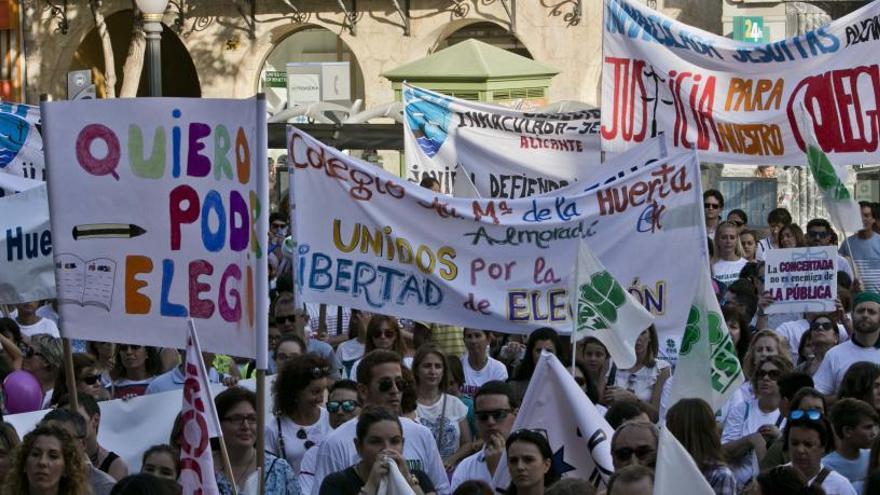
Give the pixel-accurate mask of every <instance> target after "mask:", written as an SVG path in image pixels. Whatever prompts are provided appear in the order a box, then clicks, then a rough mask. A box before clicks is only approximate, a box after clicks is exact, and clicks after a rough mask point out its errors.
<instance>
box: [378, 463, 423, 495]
mask: <svg viewBox="0 0 880 495" xmlns="http://www.w3.org/2000/svg"><path fill="white" fill-rule="evenodd" d="M415 493H416V492H415V491H413V489H412V487H410V486H409V482H408V481H407V480H406V478H404V477H403V474H401V472H400V469H398V467H397V463H395V462H389V463H388V474H387V475H385V476H383V477H382V479H381V480H379V489H378V490H377V491H376V495H415Z"/></svg>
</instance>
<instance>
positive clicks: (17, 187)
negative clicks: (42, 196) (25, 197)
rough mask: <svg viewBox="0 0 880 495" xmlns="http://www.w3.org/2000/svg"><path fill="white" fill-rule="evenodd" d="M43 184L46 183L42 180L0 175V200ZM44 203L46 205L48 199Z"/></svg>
mask: <svg viewBox="0 0 880 495" xmlns="http://www.w3.org/2000/svg"><path fill="white" fill-rule="evenodd" d="M45 183H46V182H45V181H42V180H35V179H28V178H25V177H19V176H17V175H12V174H2V173H0V198H3V197H4V196H9V195H12V194H15V193H19V192H22V191H27V190H28V189H31V188H33V187H37V186H39V185H40V184H45ZM46 202H47V204H48V199H47V201H46ZM48 208H49V207H48V206H47V207H46V209H47V210H48Z"/></svg>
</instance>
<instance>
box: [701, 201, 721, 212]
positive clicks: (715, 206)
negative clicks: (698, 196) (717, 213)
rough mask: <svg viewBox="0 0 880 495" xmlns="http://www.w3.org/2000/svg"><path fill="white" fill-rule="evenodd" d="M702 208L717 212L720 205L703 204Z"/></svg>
mask: <svg viewBox="0 0 880 495" xmlns="http://www.w3.org/2000/svg"><path fill="white" fill-rule="evenodd" d="M703 208H706V209H707V210H717V209H718V208H721V205H717V204H715V203H703Z"/></svg>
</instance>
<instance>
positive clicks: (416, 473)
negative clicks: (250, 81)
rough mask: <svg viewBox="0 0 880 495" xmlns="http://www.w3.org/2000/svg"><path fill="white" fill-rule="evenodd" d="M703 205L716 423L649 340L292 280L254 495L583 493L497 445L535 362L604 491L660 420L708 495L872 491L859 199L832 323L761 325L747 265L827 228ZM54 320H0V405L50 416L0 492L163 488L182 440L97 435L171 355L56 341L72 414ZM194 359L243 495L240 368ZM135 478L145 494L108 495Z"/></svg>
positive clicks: (625, 480)
mask: <svg viewBox="0 0 880 495" xmlns="http://www.w3.org/2000/svg"><path fill="white" fill-rule="evenodd" d="M422 185H423V186H424V187H428V188H430V187H432V186H433V185H434V184H433V183H432V182H431V181H430V180H428V181H425V182H424V183H423V184H422ZM723 202H724V198H723V197H722V196H721V194H720V193H719V192H718V191H715V190H709V191H706V192H705V193H704V204H703V206H704V209H705V218H706V223H707V225H706V226H707V229H708V231H710V232H711V231H714V239H712V240H711V242H710V247H711V252H712V253H713V254H714V256H713V262H712V268H713V273H714V275H715V279H714V288H715V295H716V297H717V299H718V301H719V304H721V309H722V312H723V315H724V319H725V322H726V324H727V328H728V329H729V330H730V334H731V338H732V340H733V342H734V345H735V347H736V352H737V354H738V356H739V358H740V359H741V362H742V364H743V369H744V372H745V374H746V376H747V381H746V382H745V383H744V384H743V385H742V386H741V387H740V388H739V389H738V390H737V391H736V392H735V393H734V394H733V395H732V396H731V398H730V399H729V400H728V401H727V403H726V404H725V405H724V407H722V408H721V409H720V410H719V411H713V409H712V408H711V407H710V406H709V404H707V402H706V401H704V400H701V399H698V398H694V399H684V400H681V401H679V402H677V403H675V404H672V405H670V404H667V403H666V402H665V399H666V396H667V395H668V392H669V388H670V379H674V378H675V374H674V373H673V372H672V370H671V366H670V365H669V363H668V362H666V361H663V360H661V359H658V337H657V333H656V330H655V329H654V328H653V326H652V327H649V328H646V329H644V330H643V331H642V332H641V335H640V336H639V338H638V340H637V341H636V342H635V354H636V355H637V362H636V364H635V366H633V367H631V368H628V369H621V368H618V367H617V366H616V365H615V363H614V361H613V359H612V358H611V356H610V355H609V352H608V350H607V349H606V347H605V346H604V345H603V344H602V343H601V342H600V341H599V340H597V339H595V338H591V337H588V338H586V339H583V340H582V341H580V342H578V343H577V344H576V349H573V350H572V349H570V347H569V346H570V342H569V340H568V339H567V338H565V337H564V336H560V335H559V334H558V333H557V332H556V331H554V330H553V329H551V328H540V329H538V330H535V331H533V332H531V333H530V334H528V335H512V334H502V333H497V332H490V331H485V330H482V329H478V328H462V327H456V326H450V325H441V324H436V323H431V322H419V321H411V320H405V319H399V318H395V317H392V316H387V315H382V314H378V313H369V312H367V311H362V310H357V309H350V308H345V307H340V306H333V305H319V304H304V305H301V306H300V305H294V297H293V285H292V284H293V280H292V277H291V276H290V271H284V270H280V271H278V273H279V275H278V276H277V277H275V278H274V279H273V280H272V283H271V286H272V287H273V288H272V301H273V303H272V309H271V319H270V326H269V347H270V355H271V357H272V363H271V366H270V373H271V374H272V375H274V385H273V387H272V389H271V402H272V407H271V410H270V411H267V417H266V422H265V424H266V430H265V439H266V440H265V448H266V461H265V462H266V465H265V471H264V473H265V474H264V476H265V478H266V493H269V494H313V495H331V494H351V495H355V494H369V495H373V494H376V493H377V491H378V490H379V488H380V480H382V478H383V477H384V476H386V475H387V473H388V469H389V468H388V463H393V464H394V465H395V466H396V468H397V469H398V470H399V471H400V473H401V474H402V475H403V478H404V479H405V480H406V481H407V483H409V487H410V488H411V489H412V491H413V492H414V493H417V494H431V493H438V494H448V493H454V494H490V493H494V492H495V489H496V488H502V489H507V490H508V491H507V493H548V494H550V493H555V494H573V493H581V494H583V493H594V490H595V488H594V483H593V482H592V480H587V479H576V478H572V477H565V478H562V479H560V474H561V473H559V472H557V470H556V468H557V466H555V465H554V459H553V457H554V455H553V452H552V451H551V447H550V445H549V443H548V441H547V438H546V436H545V435H542V434H541V432H540V431H533V430H530V429H519V430H513V425H514V422H515V420H516V417H517V413H518V410H519V408H520V406H521V404H522V401H523V399H524V396H525V395H526V391H527V389H528V387H529V386H530V385H531V384H530V380H531V378H532V375H533V373H534V371H535V366H536V364H537V363H538V361H539V359H540V358H541V355H542V353H549V354H553V355H555V356H556V357H557V358H558V359H559V361H561V362H562V364H563V365H565V366H566V367H568V369H570V370H573V377H574V381H575V382H576V383H577V386H578V387H579V391H580V393H582V394H583V397H582V399H583V401H584V402H586V401H587V400H589V401H590V402H591V403H592V404H595V405H596V408H597V409H598V410H599V411H600V412H601V413H603V414H604V417H605V420H607V422H608V424H609V425H610V426H611V427H612V428H613V429H614V434H613V437H612V439H611V455H612V458H613V464H614V470H613V473H611V474H610V479H609V481H608V484H607V488H606V493H608V494H609V495H615V494H643V493H651V490H652V484H653V478H654V472H653V469H654V468H655V466H656V463H657V451H658V439H659V426H660V425H665V427H666V428H667V429H668V430H669V431H670V432H671V433H672V434H673V435H674V436H675V438H676V439H677V440H678V441H679V442H680V443H681V444H682V445H683V446H684V448H685V449H686V450H687V452H689V453H690V455H691V456H692V458H693V460H694V462H695V463H696V465H697V466H698V467H699V470H700V472H701V473H702V474H703V476H704V477H705V479H706V481H707V482H708V483H709V485H710V486H711V487H712V489H713V490H714V493H716V494H719V495H734V494H739V493H764V494H770V493H829V494H847V495H848V494H871V493H880V436H878V434H877V433H878V428H880V293H878V292H875V291H873V290H869V289H866V288H865V287H864V286H863V285H862V282H861V281H860V280H859V279H858V278H852V277H851V275H850V274H851V273H852V272H851V270H852V268H851V265H850V261H849V260H850V259H853V258H854V259H856V260H866V259H867V257H868V256H874V257H877V256H878V253H880V248H878V245H880V222H877V221H875V219H876V218H877V211H878V210H877V208H878V205H877V204H871V203H862V204H861V208H862V220H863V222H864V228H863V230H862V231H860V232H858V233H857V234H855V235H854V236H853V237H852V238H851V239H849V243H848V245H844V246H848V249H852V253H853V254H852V257H853V258H851V257H850V256H851V255H850V252H849V251H848V250H847V249H846V248H841V256H842V257H843V262H842V263H841V265H840V266H841V270H840V272H839V273H838V278H837V280H838V292H837V294H838V299H837V302H836V304H837V310H836V311H832V312H821V313H804V314H785V315H774V316H776V317H775V318H768V314H767V313H766V312H765V310H766V309H767V308H768V307H769V306H770V305H772V304H773V302H772V298H771V297H769V296H768V294H767V293H765V292H764V291H763V279H764V275H763V273H764V270H763V266H762V265H763V263H764V262H763V257H764V256H765V255H766V253H767V252H768V251H771V250H773V249H779V248H793V247H803V246H807V245H810V246H821V245H835V246H836V245H837V244H838V243H840V239H838V237H837V235H836V233H835V231H834V230H833V228H832V227H831V225H830V224H829V222H828V221H827V220H824V219H821V218H817V219H813V220H811V221H810V222H809V223H808V224H807V226H806V229H801V227H799V226H798V225H795V224H793V223H791V216H790V215H789V213H788V212H787V211H786V210H784V209H776V210H773V211H772V212H771V213H770V218H769V219H768V220H769V222H768V223H769V224H770V230H769V232H766V233H765V232H756V231H753V230H749V228H748V223H747V221H748V220H747V218H745V213H744V212H742V211H738V210H733V211H730V212H729V213H728V215H727V219H726V220H722V219H721V218H720V217H719V213H720V212H721V210H722V209H723V205H724V203H723ZM287 219H288V217H287V215H286V213H273V214H272V215H271V234H270V236H271V237H270V239H269V241H270V246H272V248H271V249H272V251H271V253H272V258H271V260H272V261H271V263H272V264H273V266H278V265H282V266H283V265H284V264H285V263H289V262H290V259H289V257H288V259H285V254H284V252H283V250H282V249H281V245H282V243H283V241H284V239H285V237H286V236H287V232H288V220H287ZM804 230H805V232H804ZM755 241H757V242H755ZM57 322H58V314H57V312H56V307H55V306H54V303H53V301H33V302H28V303H23V304H18V305H15V307H14V308H13V309H12V311H11V312H10V313H9V315H8V317H4V318H2V319H0V332H2V333H0V343H2V349H3V350H2V354H0V366H2V373H3V375H4V377H6V378H7V385H6V388H5V390H6V396H5V398H4V399H5V402H6V406H7V408H10V407H9V406H13V407H12V408H11V409H14V407H18V406H17V405H16V404H15V402H16V401H18V400H22V399H21V398H20V397H18V396H16V395H15V394H16V392H18V393H20V394H22V395H27V393H29V391H28V390H26V387H27V386H28V383H27V382H24V381H22V382H21V384H18V383H12V384H10V383H9V381H8V377H9V376H13V378H16V377H17V375H16V374H17V373H20V371H19V370H24V371H27V372H29V373H30V374H31V375H32V376H33V377H35V378H36V380H35V381H34V382H33V384H32V385H34V386H36V387H38V388H37V390H36V393H37V394H38V396H39V398H40V404H39V407H40V408H41V409H47V410H49V412H47V413H46V414H45V416H44V417H43V418H42V419H41V420H40V422H39V425H38V426H37V427H36V428H35V429H34V430H33V431H31V432H29V433H27V434H26V435H24V438H22V439H19V435H18V434H17V433H16V430H15V428H13V427H12V426H11V425H9V424H8V423H4V424H3V425H2V427H0V432H2V435H0V480H2V485H3V486H4V490H5V492H4V493H8V494H19V493H59V494H61V493H73V494H79V493H83V494H85V493H94V494H107V493H175V488H176V487H177V485H176V484H174V480H176V479H177V477H178V475H179V473H180V466H179V458H180V455H179V449H180V445H181V438H180V435H182V434H183V433H182V431H181V430H180V428H178V427H175V428H173V429H172V434H171V436H170V437H169V438H168V439H167V443H164V444H158V445H141V446H140V450H142V451H143V457H142V463H141V465H140V466H139V467H138V466H129V465H127V464H126V462H125V461H124V460H123V459H122V458H121V457H120V456H119V455H118V454H116V453H114V452H112V451H108V450H107V449H105V448H104V447H102V446H101V445H100V444H99V443H98V440H97V436H98V430H99V426H100V423H101V422H102V421H106V420H107V418H105V417H102V415H101V411H100V408H99V404H100V402H101V401H105V400H109V399H123V400H126V399H130V398H131V397H136V396H141V395H145V394H156V393H162V392H167V391H170V390H175V389H181V388H183V386H184V374H183V371H182V368H183V361H182V355H181V354H180V353H179V351H178V350H177V349H173V348H154V347H147V346H139V345H126V344H114V343H106V342H84V341H75V342H74V346H73V347H74V349H75V351H76V352H75V353H74V354H73V370H74V374H75V376H74V380H75V383H76V387H77V389H76V391H75V393H76V394H77V397H78V407H79V410H78V411H71V410H70V406H69V404H70V395H71V394H72V393H74V392H73V391H71V390H69V389H68V386H67V383H68V381H67V377H66V376H65V369H64V366H63V352H62V344H61V340H60V339H59V331H58V326H57ZM571 356H574V358H575V360H574V362H571ZM203 358H204V360H205V363H207V365H208V366H209V372H208V375H209V377H210V380H211V381H212V382H214V383H216V384H223V385H225V386H228V388H226V389H225V390H224V391H222V392H220V393H219V394H218V395H217V396H216V398H215V399H214V400H215V405H216V410H217V414H218V417H219V419H220V424H221V427H222V430H223V440H222V441H224V442H225V443H226V447H227V449H228V451H229V458H230V464H231V468H232V472H233V473H234V478H235V480H237V482H238V483H239V486H238V489H239V490H241V489H243V488H244V487H245V486H246V485H247V483H248V481H247V480H249V479H250V478H252V477H253V476H254V473H256V472H257V466H256V465H255V459H256V455H255V449H254V442H255V437H256V425H257V417H256V414H257V403H256V401H257V399H256V396H255V394H254V393H253V392H252V391H251V390H249V389H247V388H244V387H242V386H239V385H237V383H238V382H239V381H240V380H247V379H249V378H252V375H253V373H254V362H253V360H247V359H239V358H235V357H229V356H220V355H214V354H210V353H203ZM15 387H19V388H15ZM559 406H560V407H572V406H573V405H570V404H559ZM178 421H179V418H178ZM130 441H131V442H136V441H137V439H136V438H131V439H130ZM216 454H217V452H216V451H215V455H216ZM504 454H506V466H505V465H503V464H502V462H501V461H502V457H503V455H504ZM221 465H222V462H221V461H219V460H218V461H217V462H215V466H216V467H217V472H216V478H217V485H218V487H219V490H220V493H224V494H229V493H233V491H232V481H231V480H229V479H228V478H227V477H226V474H224V472H223V470H222V469H220V468H219V466H221ZM77 466H84V468H78V467H77ZM138 468H139V469H140V474H137V473H136V472H135V469H138ZM499 469H507V470H509V475H510V478H509V479H510V480H511V481H510V485H509V486H503V487H499V486H497V485H496V479H497V472H498V470H499ZM159 480H166V481H168V482H167V483H164V482H160V481H159ZM139 483H140V484H144V485H146V484H149V483H153V484H155V485H156V486H157V487H159V486H162V487H164V488H161V489H160V488H155V490H156V491H151V492H135V491H127V490H135V488H127V487H129V486H135V485H137V484H139ZM808 486H809V487H810V489H808V488H807V487H808ZM37 487H41V490H42V489H43V488H46V489H49V488H51V489H52V490H48V491H35V490H36V488H37ZM28 490H31V491H28ZM53 490H54V491H53ZM160 490H166V491H164V492H163V491H160ZM787 490H794V491H787Z"/></svg>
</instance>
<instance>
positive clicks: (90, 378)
mask: <svg viewBox="0 0 880 495" xmlns="http://www.w3.org/2000/svg"><path fill="white" fill-rule="evenodd" d="M100 379H101V376H100V375H83V376H81V377H79V381H81V382H83V383H85V384H86V385H94V384H96V383H98V380H100Z"/></svg>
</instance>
